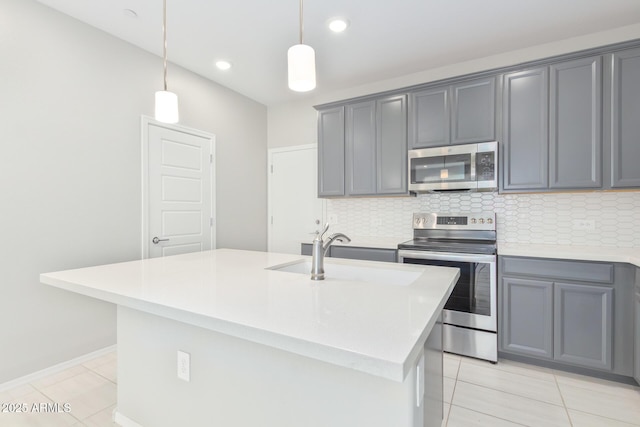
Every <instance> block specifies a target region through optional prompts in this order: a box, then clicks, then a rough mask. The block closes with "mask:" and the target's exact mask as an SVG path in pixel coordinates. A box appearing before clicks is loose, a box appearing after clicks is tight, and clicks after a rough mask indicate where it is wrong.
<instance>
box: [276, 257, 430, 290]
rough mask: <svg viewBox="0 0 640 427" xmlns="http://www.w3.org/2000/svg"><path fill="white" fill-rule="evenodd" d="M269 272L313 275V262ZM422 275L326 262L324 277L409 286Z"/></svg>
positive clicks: (391, 269)
mask: <svg viewBox="0 0 640 427" xmlns="http://www.w3.org/2000/svg"><path fill="white" fill-rule="evenodd" d="M268 269H269V270H274V271H282V272H286V273H296V274H304V275H306V276H310V275H311V260H306V259H301V260H298V261H293V262H288V263H286V264H280V265H274V266H273V267H269V268H268ZM421 274H422V273H421V272H420V271H403V270H400V269H397V268H384V267H364V266H361V265H346V264H335V263H332V262H327V260H325V265H324V276H325V281H327V280H332V279H333V280H355V281H358V282H371V283H378V284H387V285H397V286H407V285H410V284H411V283H413V282H414V281H415V280H416V279H417V278H418V277H419V276H420V275H421ZM319 283H322V282H319Z"/></svg>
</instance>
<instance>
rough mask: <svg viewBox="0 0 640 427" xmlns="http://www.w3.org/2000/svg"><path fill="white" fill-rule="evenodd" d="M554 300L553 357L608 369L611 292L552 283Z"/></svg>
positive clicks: (609, 290) (569, 284) (609, 357)
mask: <svg viewBox="0 0 640 427" xmlns="http://www.w3.org/2000/svg"><path fill="white" fill-rule="evenodd" d="M554 298H555V307H554V323H555V326H554V330H555V337H554V346H553V348H554V358H555V359H556V360H558V361H563V362H568V363H571V364H572V365H581V366H587V367H590V368H600V369H607V370H611V369H612V361H611V360H612V359H611V349H612V344H613V341H612V333H613V289H611V288H607V287H601V286H588V285H578V284H572V283H556V284H555V296H554Z"/></svg>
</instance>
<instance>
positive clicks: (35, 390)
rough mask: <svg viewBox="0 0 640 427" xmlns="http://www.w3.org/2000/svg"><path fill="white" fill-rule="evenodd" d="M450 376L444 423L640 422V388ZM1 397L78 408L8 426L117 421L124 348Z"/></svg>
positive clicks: (464, 426)
mask: <svg viewBox="0 0 640 427" xmlns="http://www.w3.org/2000/svg"><path fill="white" fill-rule="evenodd" d="M444 376H445V378H444V400H445V405H444V406H445V420H444V422H443V423H442V425H443V426H447V427H473V426H491V427H502V426H505V427H507V426H523V425H524V426H535V427H538V426H540V427H547V426H574V427H623V426H640V387H633V386H628V385H624V384H619V383H614V382H610V381H605V380H600V379H596V378H591V377H585V376H582V375H576V374H570V373H566V372H562V371H555V370H552V369H546V368H540V367H537V366H532V365H525V364H522V363H517V362H512V361H508V360H500V362H499V363H498V364H497V365H492V364H490V363H488V362H483V361H480V360H475V359H470V358H466V357H460V356H456V355H451V354H445V359H444ZM0 402H16V403H18V402H20V403H27V404H29V405H31V404H33V403H38V404H40V403H56V402H57V403H69V405H70V407H71V412H69V413H28V414H7V413H0V427H22V426H38V427H39V426H43V427H44V426H46V427H57V426H65V427H66V426H75V427H80V426H86V427H113V426H116V425H115V424H114V423H113V422H112V421H111V416H112V412H113V409H114V408H115V404H116V353H115V352H114V353H109V354H107V355H105V356H102V357H99V358H97V359H94V360H91V361H89V362H86V363H84V364H82V365H78V366H75V367H73V368H70V369H67V370H65V371H62V372H60V373H58V374H55V375H52V376H50V377H47V378H44V379H41V380H38V381H34V382H32V383H30V384H27V385H24V386H21V387H16V388H14V389H12V390H9V391H7V392H4V393H0ZM267 427H272V426H267ZM274 427H275V426H274ZM390 427H391V426H390Z"/></svg>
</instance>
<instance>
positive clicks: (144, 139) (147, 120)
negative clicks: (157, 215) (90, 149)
mask: <svg viewBox="0 0 640 427" xmlns="http://www.w3.org/2000/svg"><path fill="white" fill-rule="evenodd" d="M149 125H154V126H158V127H161V128H165V129H170V130H174V131H177V132H182V133H188V134H191V135H194V136H198V137H201V138H205V139H208V140H209V143H210V144H211V151H210V153H211V156H212V160H213V161H211V162H210V165H211V218H212V219H213V222H212V224H211V227H210V228H209V230H210V232H211V248H212V249H215V248H216V247H217V244H216V236H217V234H218V233H217V224H218V221H217V216H216V136H215V134H212V133H209V132H205V131H202V130H200V129H194V128H190V127H187V126H182V125H173V124H167V123H162V122H159V121H157V120H155V119H154V118H153V117H150V116H146V115H144V114H143V115H142V116H141V118H140V128H141V143H140V146H141V156H142V158H141V163H142V167H141V170H142V173H141V180H140V182H141V191H142V219H141V225H142V233H141V245H140V247H141V252H142V253H141V258H142V259H146V258H149V227H148V225H149V180H148V176H149Z"/></svg>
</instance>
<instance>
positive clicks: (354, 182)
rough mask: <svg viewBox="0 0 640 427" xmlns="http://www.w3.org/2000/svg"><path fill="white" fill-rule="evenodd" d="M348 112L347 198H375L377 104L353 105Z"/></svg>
mask: <svg viewBox="0 0 640 427" xmlns="http://www.w3.org/2000/svg"><path fill="white" fill-rule="evenodd" d="M345 108H346V125H345V130H346V186H347V194H349V195H370V194H375V193H376V102H375V101H366V102H360V103H357V104H349V105H347V106H346V107H345Z"/></svg>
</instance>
